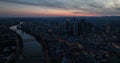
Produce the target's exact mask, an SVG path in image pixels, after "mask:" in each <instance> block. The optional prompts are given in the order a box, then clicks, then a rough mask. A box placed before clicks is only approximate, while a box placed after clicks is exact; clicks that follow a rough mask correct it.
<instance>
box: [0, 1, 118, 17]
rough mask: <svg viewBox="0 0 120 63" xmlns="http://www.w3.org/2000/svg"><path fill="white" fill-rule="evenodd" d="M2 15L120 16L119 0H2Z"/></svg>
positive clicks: (0, 14)
mask: <svg viewBox="0 0 120 63" xmlns="http://www.w3.org/2000/svg"><path fill="white" fill-rule="evenodd" d="M0 8H1V9H0V16H5V17H6V16H25V17H26V16H27V17H36V16H40V17H51V16H120V1H119V0H104V1H102V0H92V1H91V0H74V1H73V0H1V1H0Z"/></svg>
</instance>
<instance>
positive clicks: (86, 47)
mask: <svg viewBox="0 0 120 63" xmlns="http://www.w3.org/2000/svg"><path fill="white" fill-rule="evenodd" d="M0 63H120V19H119V17H117V16H116V17H54V18H52V17H48V18H20V17H19V18H1V19H0Z"/></svg>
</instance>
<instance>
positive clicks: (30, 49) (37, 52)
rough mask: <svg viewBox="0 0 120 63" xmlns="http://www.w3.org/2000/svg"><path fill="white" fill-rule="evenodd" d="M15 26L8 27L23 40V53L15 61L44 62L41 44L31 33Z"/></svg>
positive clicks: (23, 62)
mask: <svg viewBox="0 0 120 63" xmlns="http://www.w3.org/2000/svg"><path fill="white" fill-rule="evenodd" d="M17 26H19V25H14V26H11V27H10V29H12V30H14V31H16V32H17V34H19V35H20V36H21V38H22V40H23V54H21V56H20V59H19V60H17V63H44V52H43V47H42V45H41V44H40V43H39V42H38V41H37V40H36V39H35V38H34V37H33V36H31V35H29V34H27V33H25V32H23V31H21V30H19V29H17Z"/></svg>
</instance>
